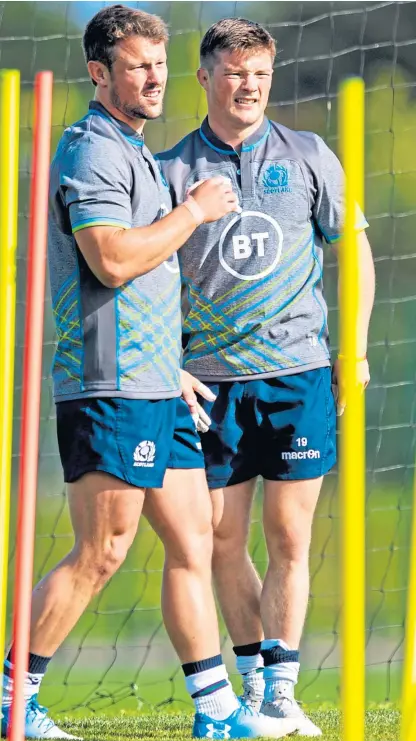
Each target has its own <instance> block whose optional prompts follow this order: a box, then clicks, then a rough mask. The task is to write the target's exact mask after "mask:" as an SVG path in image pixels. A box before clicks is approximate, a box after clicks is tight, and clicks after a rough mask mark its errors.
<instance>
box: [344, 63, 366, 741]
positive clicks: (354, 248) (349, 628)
mask: <svg viewBox="0 0 416 741" xmlns="http://www.w3.org/2000/svg"><path fill="white" fill-rule="evenodd" d="M339 97H340V129H339V133H340V141H341V152H342V159H343V165H344V170H345V179H346V193H345V208H346V213H345V227H344V237H343V240H342V244H341V247H340V255H339V262H340V278H339V279H340V312H339V316H340V354H341V356H342V358H343V360H342V367H341V372H342V378H343V384H344V385H345V397H346V404H347V405H346V409H345V412H344V415H343V417H342V418H341V445H340V453H341V455H340V474H339V475H340V488H341V528H342V545H341V558H342V629H341V645H342V672H341V687H342V689H341V692H342V710H343V729H344V739H345V741H364V709H365V702H364V694H365V638H364V631H365V413H364V394H363V392H362V390H361V389H359V388H358V386H357V377H356V373H357V362H356V359H357V357H358V356H357V317H358V286H359V265H358V243H357V232H356V230H355V223H356V218H357V215H356V203H358V205H359V206H360V207H361V209H362V208H363V205H364V204H363V202H364V82H363V80H361V79H360V78H352V79H349V80H346V81H345V82H344V83H343V84H342V85H341V88H340V96H339Z"/></svg>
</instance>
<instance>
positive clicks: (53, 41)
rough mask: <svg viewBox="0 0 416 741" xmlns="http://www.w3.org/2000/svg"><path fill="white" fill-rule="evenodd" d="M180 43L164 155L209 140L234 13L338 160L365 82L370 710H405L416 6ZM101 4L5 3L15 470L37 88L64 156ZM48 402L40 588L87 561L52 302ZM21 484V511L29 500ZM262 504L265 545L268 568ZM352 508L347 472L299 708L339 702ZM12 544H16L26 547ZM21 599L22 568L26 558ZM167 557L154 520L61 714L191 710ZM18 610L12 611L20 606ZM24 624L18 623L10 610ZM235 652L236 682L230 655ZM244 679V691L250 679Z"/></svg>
mask: <svg viewBox="0 0 416 741" xmlns="http://www.w3.org/2000/svg"><path fill="white" fill-rule="evenodd" d="M130 4H132V5H134V6H135V7H140V8H142V9H145V10H149V11H150V12H155V13H158V14H159V15H161V16H162V17H163V18H164V19H165V20H166V21H168V23H169V25H170V29H171V39H170V42H169V71H170V78H169V84H168V89H167V94H166V103H165V110H164V115H163V118H162V119H160V121H158V122H155V123H150V124H148V126H147V128H146V141H147V143H148V144H149V146H150V148H151V149H152V150H153V151H158V150H161V149H163V148H165V147H167V146H170V145H172V144H173V143H174V142H175V141H177V140H178V139H179V138H180V137H182V136H183V135H185V134H186V133H187V132H189V131H190V130H191V129H192V128H195V127H196V126H198V125H199V123H200V121H201V119H202V118H203V116H204V115H205V103H204V96H203V93H202V91H201V89H200V88H199V86H198V84H197V82H196V80H195V70H196V68H197V65H198V47H199V42H200V39H201V34H202V33H203V32H204V30H205V29H206V28H207V27H208V26H209V25H210V24H211V23H212V22H214V21H215V20H217V19H219V18H220V17H226V16H230V15H233V16H234V15H235V16H244V17H247V18H250V19H253V20H256V21H259V22H260V23H263V24H265V25H266V26H267V28H268V29H269V30H270V31H271V32H272V34H273V35H274V36H275V38H276V41H277V46H278V55H277V59H276V65H275V74H274V81H273V88H272V93H271V98H270V105H269V109H268V114H269V116H270V117H271V118H273V119H276V120H278V121H280V122H281V123H283V124H285V125H287V126H289V127H292V128H296V129H309V130H313V131H315V132H317V133H318V134H320V135H322V136H323V137H324V138H325V139H326V140H327V141H328V143H329V144H330V146H332V147H333V148H334V149H335V150H336V149H337V138H336V121H337V88H338V83H339V81H340V80H341V79H342V78H343V77H344V76H346V75H351V74H359V75H362V76H363V77H364V79H365V82H366V209H365V210H366V215H367V218H368V221H369V223H370V229H369V232H368V233H369V238H370V241H371V244H372V246H373V250H374V255H375V259H376V270H377V299H376V306H375V310H374V314H373V319H372V322H371V331H370V346H369V360H370V366H371V375H372V381H371V385H370V387H369V389H368V391H367V554H366V555H367V578H368V581H367V634H366V637H367V679H368V682H367V690H368V700H370V701H378V702H380V701H394V700H396V699H397V697H398V693H399V683H400V674H401V661H402V643H403V621H404V611H405V596H406V583H407V562H408V553H409V522H410V514H409V513H410V508H411V504H412V499H411V492H412V479H413V475H414V465H413V464H414V458H415V439H416V373H415V368H416V362H415V359H416V283H415V277H414V276H415V275H416V242H415V237H414V235H415V234H416V147H415V145H414V142H415V136H416V3H415V2H305V3H302V2H241V3H238V2H237V3H236V2H192V3H190V2H151V3H150V2H148V3H130ZM103 5H104V3H102V2H47V3H46V2H3V3H1V2H0V67H17V68H20V69H21V73H22V100H21V102H22V107H21V157H20V215H19V247H18V306H17V335H16V337H17V349H16V382H15V383H16V385H15V389H16V391H15V420H14V421H15V426H14V433H15V435H14V454H13V470H14V481H16V470H17V462H18V455H19V450H18V446H19V439H18V438H19V435H18V433H19V415H20V394H21V370H22V349H23V343H24V326H23V314H24V301H25V287H26V275H25V272H26V251H27V209H28V188H29V174H30V172H29V171H30V152H31V136H32V131H31V125H32V102H33V99H32V93H33V77H34V74H35V72H36V71H38V70H40V69H52V70H53V72H54V76H55V84H54V103H53V142H52V148H53V150H54V149H55V147H56V144H57V141H58V139H59V137H60V136H61V134H62V131H63V129H64V127H65V126H67V125H68V124H70V123H72V122H73V121H75V120H76V119H77V118H80V117H81V116H83V115H84V113H85V111H86V107H87V104H88V101H89V99H90V98H91V97H92V94H93V89H92V86H91V84H90V82H89V80H88V77H87V74H86V69H85V64H84V60H83V56H82V52H81V36H82V30H83V27H84V25H85V23H86V21H87V20H88V19H89V18H90V17H91V16H92V15H93V14H94V13H95V12H96V11H97V10H98V9H99V8H101V7H102V6H103ZM336 282H337V278H336V262H335V258H334V256H333V253H331V251H330V250H329V249H328V254H327V259H326V266H325V286H326V297H327V301H328V304H329V308H330V312H329V313H330V327H331V337H332V343H333V346H334V348H335V347H336V343H337V298H336V296H337V289H336ZM45 301H46V306H45V310H46V312H45V335H44V353H43V380H42V404H41V437H40V461H39V485H38V506H37V521H36V550H35V569H34V573H35V578H36V580H38V579H39V578H41V577H42V575H44V574H45V573H47V571H48V570H49V569H50V568H51V567H53V566H54V565H55V564H56V563H57V562H58V560H59V559H60V558H62V557H63V556H64V555H65V553H66V552H67V551H68V550H69V549H70V548H71V545H72V535H71V527H70V523H69V517H68V511H67V506H66V501H65V495H64V486H63V480H62V473H61V469H60V463H59V457H58V452H57V442H56V430H55V409H54V404H53V400H52V395H51V382H50V368H51V363H52V357H53V353H54V346H55V330H54V323H53V318H52V314H51V301H50V295H49V289H48V292H47V296H46V299H45ZM15 494H16V487H15V486H14V491H13V497H14V498H15ZM260 512H261V491H260V490H259V492H258V496H257V501H256V504H255V508H254V510H253V522H252V529H251V537H250V547H251V553H252V556H253V558H254V561H255V563H256V565H257V567H258V569H259V571H260V573H261V574H262V573H264V570H265V567H266V549H265V545H264V540H263V535H262V528H261V517H260ZM339 531H340V521H339V504H338V491H337V476H336V472H333V473H331V474H330V475H329V476H328V477H327V478H326V481H325V486H324V490H323V494H322V496H321V499H320V502H319V506H318V511H317V515H316V520H315V524H314V532H313V543H312V550H311V559H310V565H311V596H310V605H309V611H308V616H307V622H306V628H305V634H304V639H303V643H302V650H301V661H302V671H301V678H300V684H299V692H298V696H299V697H300V699H302V700H307V701H317V702H325V701H328V702H337V701H338V694H339V665H340V633H339V611H340V586H339V562H338V551H339ZM11 543H13V536H12V538H11ZM10 557H11V565H10V575H11V578H10V591H11V589H12V586H13V577H12V575H13V568H14V552H13V547H12V549H11V554H10ZM162 565H163V551H162V548H161V545H160V542H159V541H158V539H157V537H156V536H155V535H154V533H153V532H152V530H151V529H150V527H149V526H148V525H147V523H146V522H145V521H143V522H142V524H141V526H140V530H139V533H138V535H137V538H136V540H135V543H134V545H133V547H132V548H131V551H130V553H129V556H128V559H127V561H126V562H125V564H124V566H123V567H122V569H121V570H120V572H119V573H118V574H117V575H116V576H115V577H114V578H113V579H112V580H111V582H110V583H109V584H108V585H107V587H106V588H105V589H104V590H103V592H102V593H101V594H100V596H99V597H98V598H97V599H96V600H95V601H94V602H93V603H92V604H91V605H90V606H89V608H88V609H87V611H86V613H85V614H84V616H83V617H82V619H81V620H80V622H79V623H78V625H77V626H76V628H75V629H74V630H73V632H72V633H71V635H70V636H69V638H68V640H67V641H66V642H65V644H64V645H63V647H62V648H61V649H60V650H59V651H58V653H57V655H56V657H55V659H54V661H53V662H52V664H51V667H50V670H49V671H48V674H47V676H46V678H45V682H44V686H43V687H42V697H41V699H42V700H44V701H45V702H46V703H47V704H48V706H49V707H50V708H51V709H53V711H66V712H75V711H79V712H89V711H92V712H97V711H102V712H111V711H112V710H116V711H119V710H120V709H126V710H129V709H130V710H133V709H137V708H143V709H145V708H150V707H154V706H156V707H162V706H163V707H166V706H167V705H171V706H172V707H175V708H176V709H178V708H181V707H184V708H185V707H187V703H188V702H189V701H188V699H187V696H186V693H185V688H184V682H183V679H182V674H181V670H180V667H179V664H178V661H177V659H176V657H175V654H174V652H173V650H172V648H171V646H170V644H169V641H168V639H167V636H166V632H165V630H164V628H163V624H162V620H161V614H160V609H159V603H160V589H161V578H162ZM9 605H10V602H9ZM9 612H10V609H9ZM222 636H223V649H224V656H225V658H226V661H227V664H228V667H229V669H230V671H231V672H234V671H235V670H234V661H233V654H232V651H231V645H230V641H229V639H228V638H227V636H226V632H225V630H224V628H223V627H222ZM233 678H234V679H236V677H235V675H233Z"/></svg>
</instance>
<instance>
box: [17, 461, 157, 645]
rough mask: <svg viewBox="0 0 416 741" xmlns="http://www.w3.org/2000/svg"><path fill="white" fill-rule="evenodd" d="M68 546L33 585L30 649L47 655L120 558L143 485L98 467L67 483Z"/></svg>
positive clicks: (134, 521)
mask: <svg viewBox="0 0 416 741" xmlns="http://www.w3.org/2000/svg"><path fill="white" fill-rule="evenodd" d="M68 500H69V507H70V512H71V520H72V525H73V528H74V533H75V544H74V547H73V549H72V551H71V552H70V553H69V554H68V555H67V556H66V557H65V558H64V559H63V560H62V561H61V562H60V563H59V564H58V565H57V566H56V567H55V568H54V569H53V570H52V571H51V572H49V574H47V575H46V576H45V577H44V578H43V579H42V581H41V582H39V584H38V585H37V586H36V587H35V590H34V592H33V597H32V624H31V631H30V651H31V653H34V654H38V655H40V656H52V654H53V653H55V651H56V649H57V648H59V646H60V645H61V643H62V642H63V641H64V639H65V638H66V636H67V635H68V633H69V632H70V631H71V630H72V628H73V627H74V625H75V624H76V623H77V621H78V620H79V618H80V616H81V615H82V613H83V612H84V610H85V608H86V607H87V605H88V604H89V602H90V601H91V599H92V597H94V595H96V594H97V593H98V592H99V591H100V590H101V589H102V587H103V586H104V584H105V583H106V582H107V581H108V580H109V579H110V577H111V576H112V575H113V574H114V573H115V572H116V571H117V569H118V568H119V566H120V565H121V564H122V563H123V561H124V559H125V557H126V554H127V551H128V549H129V547H130V545H131V543H132V541H133V538H134V536H135V533H136V530H137V525H138V522H139V518H140V513H141V509H142V506H143V500H144V491H143V489H135V488H133V487H127V485H126V484H125V483H123V482H122V481H120V480H119V479H116V478H114V477H112V476H108V475H107V474H103V473H98V472H97V473H90V474H86V475H85V476H83V477H82V478H81V479H79V480H78V481H77V482H76V483H74V484H70V485H69V486H68Z"/></svg>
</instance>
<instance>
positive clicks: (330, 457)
mask: <svg viewBox="0 0 416 741" xmlns="http://www.w3.org/2000/svg"><path fill="white" fill-rule="evenodd" d="M274 56H275V42H274V40H273V38H272V37H271V35H270V34H269V33H268V31H267V30H266V29H264V28H262V27H261V26H260V25H259V24H257V23H254V22H252V21H248V20H245V19H242V18H226V19H222V20H220V21H218V22H217V23H215V24H214V25H213V26H211V28H209V29H208V31H207V32H206V34H205V36H204V38H203V39H202V43H201V66H200V69H199V70H198V73H197V74H198V80H199V82H200V84H201V85H202V87H203V88H204V90H205V92H206V96H207V103H208V117H207V118H206V119H205V120H204V121H203V122H202V125H201V127H200V129H198V130H196V131H193V132H192V133H191V134H189V135H188V136H186V137H185V138H184V139H183V140H182V141H180V142H179V143H178V144H177V145H176V146H175V147H173V149H171V150H169V151H168V152H164V153H162V154H160V155H158V159H159V160H160V164H161V168H162V171H163V173H164V176H165V178H166V180H167V182H168V183H169V185H170V189H171V195H172V198H173V202H174V203H175V204H180V203H182V202H183V200H184V199H185V198H186V197H187V194H188V193H189V192H192V191H191V190H190V189H192V187H193V186H194V184H195V183H199V182H201V181H202V180H204V179H205V178H208V177H212V176H214V175H223V176H225V177H227V178H229V179H230V181H231V183H232V185H233V188H234V190H235V192H236V193H237V194H238V197H239V204H240V207H241V208H242V213H240V214H230V215H228V216H227V217H226V218H225V219H224V220H222V221H221V222H216V223H213V224H204V225H202V226H201V227H200V228H199V230H198V231H197V232H196V233H195V234H193V235H192V236H191V237H190V238H189V239H188V241H187V243H186V245H184V247H183V248H182V249H181V251H180V254H179V260H180V264H181V275H182V280H183V295H184V306H183V311H184V332H185V343H184V344H185V347H184V367H185V368H186V369H187V370H189V371H190V372H191V373H193V374H195V375H196V376H197V377H198V378H199V379H200V380H203V381H204V382H205V383H207V384H208V386H209V387H210V388H211V390H212V391H213V392H214V394H215V395H216V399H215V401H213V402H211V401H209V402H206V403H205V402H204V404H203V406H204V408H205V411H206V412H207V413H208V414H209V415H210V416H211V418H212V425H211V428H210V430H209V431H208V432H207V434H206V435H204V436H203V437H202V439H201V441H202V447H203V451H204V456H205V465H206V470H207V477H208V485H209V487H210V489H211V494H212V497H213V502H214V523H215V525H216V528H215V531H214V557H213V572H214V580H215V584H216V589H217V593H218V598H219V602H220V605H221V609H222V613H223V616H224V619H225V622H226V624H227V627H228V630H229V633H230V636H231V639H232V641H233V643H234V651H235V653H236V655H237V668H238V670H239V672H240V673H241V674H242V676H243V682H244V698H245V701H246V702H247V703H249V704H251V706H253V707H259V706H260V704H261V703H263V704H262V712H264V713H266V714H268V715H271V716H274V717H281V718H284V717H286V718H288V717H291V718H296V719H297V720H298V721H299V730H300V732H301V733H302V734H305V735H309V736H315V735H320V733H321V731H320V730H319V728H317V726H315V725H314V724H313V723H312V721H311V720H310V719H309V718H307V717H306V715H305V714H304V713H303V712H302V710H301V709H300V707H299V706H298V704H297V703H296V700H295V698H294V687H295V684H296V682H297V679H298V672H299V651H298V649H299V642H300V638H301V634H302V629H303V624H304V619H305V614H306V608H307V602H308V589H309V573H308V555H309V545H310V539H311V528H312V520H313V515H314V511H315V507H316V504H317V501H318V496H319V492H320V489H321V485H322V480H323V476H324V474H326V473H327V472H328V471H329V470H330V468H332V466H333V465H334V463H335V400H334V398H333V394H332V390H331V364H330V354H329V341H328V328H327V308H326V304H325V301H324V297H323V290H322V260H323V248H324V243H325V242H326V243H329V244H332V243H334V242H335V241H336V240H337V239H338V238H339V237H340V235H341V233H342V229H343V221H344V196H343V173H342V169H341V166H340V163H339V161H338V160H337V158H336V157H335V155H334V154H333V153H332V152H331V150H330V149H329V148H328V147H327V146H326V144H325V143H324V142H323V140H322V139H321V138H320V137H319V136H317V135H316V134H313V133H311V132H296V131H291V130H290V129H288V128H286V127H285V126H282V125H279V124H277V123H275V122H273V121H269V120H268V119H267V118H266V117H265V115H264V113H265V109H266V106H267V102H268V97H269V92H270V87H271V82H272V75H273V61H274ZM366 226H367V223H366V221H365V219H364V217H363V216H362V215H359V216H358V221H357V231H359V235H358V240H359V245H360V269H361V279H360V286H359V337H360V348H359V358H358V369H357V370H358V375H359V378H360V383H361V386H362V388H365V386H366V385H367V383H368V380H369V370H368V363H367V359H366V347H367V330H368V323H369V319H370V314H371V309H372V304H373V297H374V268H373V261H372V257H371V250H370V247H369V244H368V241H367V238H366V236H365V232H364V231H362V230H363V229H364V228H365V227H366ZM334 376H335V378H336V379H337V378H338V363H337V362H336V363H335V365H334ZM339 403H340V406H342V403H343V398H342V395H341V397H340V400H339ZM258 476H261V477H262V478H263V488H264V506H263V522H264V532H265V537H266V543H267V550H268V556H269V564H268V569H267V573H266V577H265V581H264V585H262V584H261V582H260V580H259V577H258V575H257V573H256V571H255V568H254V566H253V563H252V562H251V560H250V558H249V554H248V551H247V538H248V531H249V523H250V510H251V506H252V501H253V495H254V492H255V488H256V481H257V477H258ZM263 665H264V679H265V695H264V698H263V691H264V682H263Z"/></svg>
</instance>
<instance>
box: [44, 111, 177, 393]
mask: <svg viewBox="0 0 416 741" xmlns="http://www.w3.org/2000/svg"><path fill="white" fill-rule="evenodd" d="M171 207H172V204H171V199H170V195H169V190H168V189H167V188H166V186H165V185H164V184H163V182H162V179H161V176H160V172H159V168H158V166H157V164H156V162H155V160H154V158H153V157H152V155H151V153H150V151H149V150H148V149H147V147H146V146H145V145H144V141H143V137H142V136H141V135H140V134H137V133H136V132H135V131H134V130H133V129H131V128H130V127H129V126H128V125H127V124H125V123H122V122H121V121H118V120H117V119H115V118H113V117H112V116H111V115H110V114H109V113H108V112H107V110H106V109H105V108H104V107H103V106H101V105H100V104H99V103H97V102H92V103H91V104H90V107H89V111H88V113H87V115H86V116H85V117H84V118H83V119H81V120H80V121H78V122H77V123H75V124H73V126H70V127H69V128H67V129H66V130H65V132H64V134H63V136H62V139H61V140H60V142H59V145H58V148H57V152H56V154H55V157H54V159H53V162H52V165H51V180H50V199H49V230H48V260H49V271H50V281H51V290H52V304H53V312H54V317H55V322H56V328H57V339H58V343H57V348H56V354H55V359H54V365H53V381H54V395H55V400H56V401H64V400H67V399H76V398H82V397H84V396H96V397H100V396H102V397H104V396H105V397H109V396H111V397H113V396H119V397H123V398H127V399H129V398H131V399H133V398H134V399H166V398H169V397H174V396H179V395H180V385H179V366H180V335H181V313H180V279H179V265H178V260H177V257H176V255H174V256H173V257H172V258H171V259H170V260H168V261H167V262H165V263H163V264H162V265H159V267H157V268H155V269H154V270H152V271H150V272H149V273H147V274H145V275H142V276H140V277H138V278H135V279H134V280H131V281H130V282H129V283H126V284H125V285H123V286H122V287H121V288H106V287H105V286H104V285H102V283H101V282H100V281H99V280H98V279H97V278H96V277H95V275H94V274H93V273H92V271H91V270H90V268H89V267H88V265H87V262H86V261H85V259H84V257H83V256H82V254H81V252H80V250H79V248H78V247H77V244H76V241H75V237H74V234H75V233H76V232H77V231H78V230H80V229H85V228H86V227H90V226H98V225H103V226H105V225H112V226H119V227H122V228H124V229H130V228H131V227H140V226H148V225H150V224H152V223H153V222H154V221H156V220H157V219H160V218H161V217H162V216H164V215H165V214H166V213H168V212H169V211H170V210H171Z"/></svg>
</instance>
